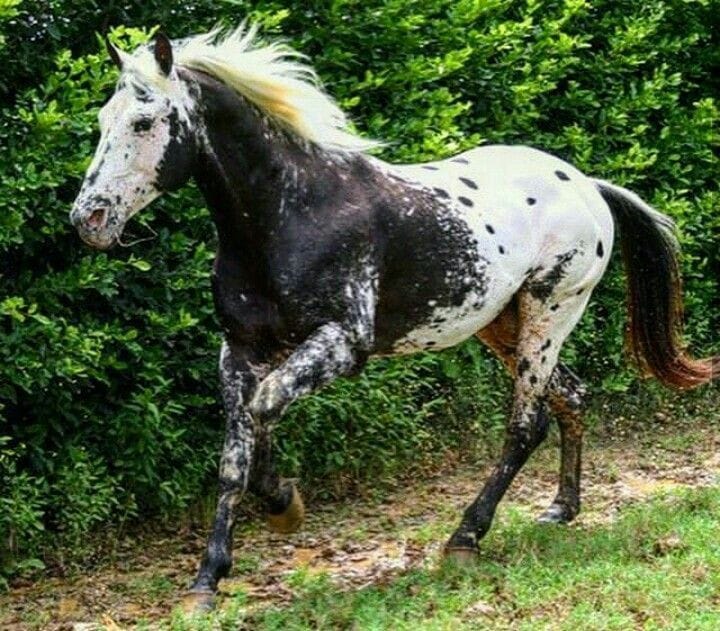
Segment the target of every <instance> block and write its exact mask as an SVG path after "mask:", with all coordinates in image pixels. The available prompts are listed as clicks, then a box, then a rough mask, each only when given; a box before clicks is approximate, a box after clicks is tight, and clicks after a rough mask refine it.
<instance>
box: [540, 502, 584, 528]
mask: <svg viewBox="0 0 720 631" xmlns="http://www.w3.org/2000/svg"><path fill="white" fill-rule="evenodd" d="M574 518H575V514H573V512H572V511H571V510H570V509H569V508H568V507H567V506H564V505H563V504H556V503H553V504H550V506H548V507H547V508H546V509H545V512H544V513H542V514H541V515H540V516H539V517H538V518H537V523H538V524H568V523H570V522H571V521H572V520H573V519H574Z"/></svg>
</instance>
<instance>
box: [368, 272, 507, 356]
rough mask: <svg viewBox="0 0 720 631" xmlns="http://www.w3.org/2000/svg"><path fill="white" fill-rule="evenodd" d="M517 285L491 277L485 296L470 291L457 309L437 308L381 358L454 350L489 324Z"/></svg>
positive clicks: (387, 347) (501, 277) (501, 276)
mask: <svg viewBox="0 0 720 631" xmlns="http://www.w3.org/2000/svg"><path fill="white" fill-rule="evenodd" d="M517 288H518V282H517V281H516V280H515V279H513V278H510V277H508V276H506V275H504V274H502V273H498V274H495V273H491V274H490V275H489V277H488V281H487V284H486V286H485V287H484V288H483V291H482V292H477V291H474V290H472V291H469V292H467V294H466V295H465V296H464V298H463V300H462V301H461V302H460V303H459V304H457V305H439V304H438V305H435V304H433V303H434V301H433V300H430V301H428V302H429V303H430V304H429V305H428V306H429V307H431V308H432V309H431V310H430V311H429V312H428V314H427V316H426V317H424V318H423V319H422V321H419V322H416V323H415V325H414V326H413V327H412V328H411V329H410V330H406V331H405V332H403V333H402V335H399V336H398V337H397V338H396V339H394V340H392V341H391V342H390V343H389V344H384V345H383V346H384V348H382V349H379V352H378V353H377V354H378V355H389V354H408V353H415V352H418V351H423V350H439V349H442V348H448V347H450V346H455V345H456V344H459V343H460V342H462V341H464V340H466V339H468V338H469V337H471V336H472V335H474V334H475V333H476V332H477V331H479V330H480V329H482V328H484V327H486V326H487V325H488V324H490V323H491V322H492V321H493V320H494V319H495V318H496V317H497V315H498V314H499V313H500V312H501V311H502V310H503V308H504V307H505V306H506V305H507V303H508V302H509V301H510V300H511V298H512V296H513V294H514V293H515V292H516V291H517Z"/></svg>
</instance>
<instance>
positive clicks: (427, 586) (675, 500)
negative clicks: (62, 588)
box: [169, 488, 720, 631]
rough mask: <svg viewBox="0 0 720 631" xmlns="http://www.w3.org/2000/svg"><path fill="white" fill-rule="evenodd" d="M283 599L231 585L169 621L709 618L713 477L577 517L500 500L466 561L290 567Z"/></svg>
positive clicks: (637, 623) (282, 625) (716, 576)
mask: <svg viewBox="0 0 720 631" xmlns="http://www.w3.org/2000/svg"><path fill="white" fill-rule="evenodd" d="M287 582H288V584H289V585H290V586H291V587H292V588H293V589H294V591H295V593H296V594H297V595H296V597H295V598H294V600H293V601H292V602H291V603H290V604H289V605H286V606H273V607H269V608H265V609H262V608H260V609H249V608H248V607H247V605H248V600H247V598H246V596H245V595H244V594H242V593H241V594H238V595H237V596H236V597H235V598H234V599H233V602H232V603H231V606H230V608H229V609H228V610H226V611H224V612H222V613H220V614H214V615H212V616H209V617H206V618H204V619H197V618H196V619H192V620H189V619H185V618H183V617H182V616H181V615H180V614H176V615H175V616H174V618H173V619H172V621H171V622H170V623H169V626H170V628H171V629H172V630H173V631H181V630H183V631H184V630H188V631H189V630H191V629H192V630H193V631H194V630H196V629H203V628H207V629H210V628H238V626H239V625H243V627H247V628H252V629H267V630H278V631H279V630H282V631H292V630H298V631H299V630H304V629H358V630H363V631H365V630H368V631H371V630H381V629H405V630H408V631H410V630H413V631H415V630H420V629H427V630H431V629H432V630H445V629H447V630H451V629H452V630H455V629H478V628H484V629H485V628H486V629H507V628H513V629H568V630H572V631H575V630H577V629H583V630H585V629H622V630H626V629H708V630H711V629H712V630H715V629H718V628H720V489H718V488H702V489H693V490H688V491H683V492H673V493H668V494H663V495H659V496H656V497H654V498H653V499H651V500H649V501H647V502H645V503H642V504H638V505H635V506H630V507H627V508H625V509H624V510H623V511H622V513H621V514H620V515H619V516H618V518H617V519H616V520H614V521H613V522H611V523H606V524H602V525H597V526H592V527H589V526H588V527H586V528H585V529H580V528H572V527H570V528H555V527H548V526H542V525H537V524H533V523H531V522H529V521H528V519H527V515H525V514H521V513H520V512H510V514H506V515H505V516H504V519H502V520H499V522H498V524H497V525H496V527H495V528H494V529H493V530H492V531H491V533H490V535H489V536H488V538H487V539H486V540H485V542H484V544H483V553H482V557H481V560H480V562H479V563H478V564H477V566H476V567H473V568H460V567H456V566H453V565H451V564H448V563H446V564H444V565H442V566H440V567H439V568H435V569H419V570H415V571H412V572H409V573H407V574H405V575H403V576H400V577H398V578H396V579H395V580H393V581H391V582H390V583H388V584H385V585H376V586H372V587H368V588H365V589H362V590H359V591H349V592H342V591H338V589H337V588H336V587H334V586H333V585H332V584H331V582H330V581H329V580H328V577H326V576H323V575H319V576H318V575H313V574H309V573H307V572H305V571H303V570H298V571H296V572H295V573H294V574H293V575H291V576H290V577H289V579H288V581H287Z"/></svg>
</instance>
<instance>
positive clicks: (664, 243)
mask: <svg viewBox="0 0 720 631" xmlns="http://www.w3.org/2000/svg"><path fill="white" fill-rule="evenodd" d="M594 182H595V185H596V186H597V188H598V190H599V191H600V194H601V195H602V197H603V199H604V200H605V201H606V202H607V204H608V206H610V210H611V212H612V214H613V216H614V217H615V222H616V223H617V225H618V226H619V229H620V243H621V247H622V254H623V259H624V262H625V270H626V273H627V282H628V300H627V302H628V312H629V316H630V322H629V325H628V342H629V346H630V349H631V351H632V353H633V355H634V356H635V359H636V360H637V362H638V364H639V365H640V367H641V368H642V369H644V370H646V371H649V372H650V373H651V374H652V375H654V376H655V377H656V378H657V379H659V380H660V381H661V382H662V383H664V384H665V385H667V386H672V387H675V388H693V387H695V386H699V385H702V384H704V383H707V382H709V381H711V380H712V379H713V377H714V376H717V375H718V374H719V373H720V355H718V356H715V357H709V358H706V359H693V358H692V357H690V356H689V355H688V354H687V352H686V351H685V349H684V348H683V346H682V341H681V336H682V290H681V282H680V270H679V267H678V259H677V254H678V250H679V248H678V243H677V240H676V238H675V224H674V222H673V221H672V219H670V217H668V216H667V215H663V214H662V213H659V212H658V211H656V210H654V209H652V208H650V206H648V205H647V204H646V203H645V202H643V201H642V200H641V199H640V198H639V197H638V196H637V195H635V194H634V193H632V192H631V191H628V190H627V189H624V188H622V187H620V186H615V185H613V184H609V183H608V182H603V181H601V180H594Z"/></svg>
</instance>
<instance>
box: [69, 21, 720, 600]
mask: <svg viewBox="0 0 720 631" xmlns="http://www.w3.org/2000/svg"><path fill="white" fill-rule="evenodd" d="M107 47H108V52H109V55H110V57H111V58H112V60H113V62H114V63H115V65H117V67H118V68H119V69H120V75H119V80H118V83H117V86H116V89H115V92H114V94H113V95H112V97H111V98H110V100H109V101H108V102H107V103H106V104H105V105H104V107H103V108H102V109H101V110H100V113H99V124H100V132H101V135H100V140H99V143H98V146H97V149H96V152H95V155H94V157H93V159H92V161H91V163H90V165H89V167H88V170H87V173H86V175H85V178H84V180H83V183H82V186H81V189H80V191H79V193H78V195H77V198H76V200H75V202H74V204H73V207H72V210H71V213H70V220H71V222H72V224H73V225H74V226H75V228H76V229H77V231H78V233H79V236H80V237H81V238H82V240H83V241H85V242H86V243H87V244H89V245H90V246H92V247H94V248H98V249H107V248H110V247H112V246H113V245H114V244H116V243H118V242H120V240H121V236H122V232H123V229H124V227H125V225H126V223H127V221H128V220H129V219H130V218H131V217H132V216H133V215H135V214H136V213H138V212H139V211H140V210H141V209H143V208H144V207H145V206H147V205H148V204H149V203H150V202H152V201H153V200H154V199H155V198H157V197H159V196H160V195H162V194H163V193H165V192H168V191H174V190H177V189H179V188H180V187H182V186H183V185H184V184H185V183H186V182H188V181H189V180H190V179H191V178H193V179H194V180H195V182H196V183H197V186H198V187H199V189H200V191H201V193H202V195H203V196H204V199H205V201H206V203H207V206H208V208H209V210H210V214H211V216H212V220H213V222H214V224H215V227H216V231H217V239H218V246H217V253H216V258H215V261H214V265H213V273H212V290H213V297H214V302H215V308H216V310H217V314H218V316H219V321H220V322H221V326H222V328H223V340H224V341H223V343H222V348H221V350H220V359H219V373H220V382H221V390H222V399H223V403H224V410H225V416H226V431H225V439H224V444H223V449H222V455H221V458H220V464H219V493H218V500H217V509H216V513H215V516H214V520H213V523H212V528H211V530H210V534H209V538H208V542H207V548H206V551H205V553H204V555H203V558H202V560H201V562H200V564H199V569H198V572H197V576H196V578H195V580H194V582H193V583H192V585H191V586H190V588H189V591H188V593H187V595H186V605H187V606H189V607H190V608H193V609H197V610H202V609H207V608H210V607H212V605H213V596H214V594H215V593H216V591H217V587H218V582H219V581H220V580H221V579H222V578H223V577H225V576H227V574H228V572H229V571H230V568H231V564H232V531H233V524H234V512H235V510H234V509H235V508H236V506H237V504H238V502H239V501H240V499H241V497H242V496H243V494H244V493H245V492H246V491H250V492H252V493H254V494H255V495H256V496H257V497H258V498H260V500H261V501H262V503H263V504H264V506H265V507H266V509H267V513H268V525H269V526H270V527H271V528H272V529H274V530H276V531H280V532H292V531H294V530H295V529H296V528H298V527H299V526H300V524H301V522H302V520H303V517H304V506H303V503H302V499H301V497H300V494H299V492H298V490H297V488H296V487H295V485H294V484H293V483H292V482H290V481H288V480H285V479H283V478H281V477H280V476H279V475H278V473H277V471H276V468H275V464H274V461H273V453H272V439H271V437H272V429H273V427H274V426H275V425H276V424H277V423H278V422H281V418H282V415H283V412H284V410H285V409H286V408H287V407H288V406H289V405H290V404H291V403H292V402H293V401H295V400H296V399H298V397H301V396H303V395H306V394H308V393H310V392H314V391H316V390H317V389H319V388H320V387H321V386H323V385H325V384H328V383H329V382H331V381H332V380H334V379H336V378H337V377H340V376H348V375H352V374H354V373H357V372H358V371H360V370H362V368H363V366H364V364H365V363H366V362H367V361H368V359H369V358H372V357H377V356H384V355H398V354H409V353H414V352H417V351H428V350H438V349H442V348H447V347H450V346H453V345H455V344H458V343H460V342H462V341H464V340H466V339H468V338H471V337H472V336H476V337H477V338H479V339H480V341H481V342H483V343H485V344H486V345H487V346H488V347H489V348H490V349H491V350H492V351H493V352H494V353H495V354H496V355H497V356H498V357H499V358H500V360H501V361H502V362H503V363H504V364H505V365H506V367H507V369H508V370H509V371H510V373H511V374H512V376H513V378H514V391H513V403H512V409H511V412H510V414H509V417H508V422H507V426H506V435H505V440H504V445H503V448H502V453H501V456H500V459H499V461H498V463H497V465H496V466H495V468H494V469H493V470H492V472H491V474H490V476H489V478H488V479H487V481H486V482H485V484H484V486H483V487H482V489H481V490H480V492H479V494H478V496H477V498H476V499H475V500H474V501H473V502H472V503H471V504H470V505H469V506H468V507H467V509H466V510H465V511H464V513H463V515H462V517H461V519H460V523H459V525H458V527H457V529H456V530H455V531H454V533H453V534H452V536H451V537H450V539H449V540H448V542H447V544H446V546H445V548H444V551H445V555H446V556H448V557H451V558H454V559H456V560H458V561H460V562H469V561H472V559H473V558H475V557H476V556H477V552H478V546H479V543H480V541H481V539H482V537H483V536H484V535H485V533H486V532H487V531H488V529H489V527H490V524H491V522H492V519H493V516H494V513H495V510H496V507H497V505H498V502H499V501H500V500H501V498H502V497H503V494H504V493H505V491H506V490H507V488H508V486H509V485H510V483H511V482H512V480H513V478H514V477H515V475H516V474H517V472H518V471H519V470H520V468H521V467H522V466H523V464H524V463H525V462H526V461H527V459H528V457H529V456H530V454H531V453H532V452H533V450H535V448H536V447H537V446H538V445H539V444H540V443H541V442H542V441H543V440H544V438H545V437H546V435H547V432H548V424H549V418H550V416H549V414H552V415H553V416H554V418H555V419H556V421H557V423H558V425H559V431H560V438H561V448H560V475H559V483H558V489H557V495H556V497H555V499H554V500H553V501H552V503H551V504H550V506H549V507H548V508H547V510H545V512H544V513H542V515H541V516H540V518H539V519H540V521H543V522H550V523H567V522H570V521H571V520H572V519H573V518H574V517H575V516H576V515H577V514H578V511H579V510H580V468H581V443H582V434H583V425H582V409H583V401H584V398H585V387H584V386H583V384H582V382H581V381H580V380H579V378H578V377H577V376H576V375H574V374H573V372H572V371H571V370H570V369H569V368H568V367H567V366H566V365H564V364H563V363H560V362H559V361H558V354H559V352H560V349H561V347H562V345H563V343H564V341H565V340H566V339H567V337H568V335H569V334H570V332H571V331H572V330H573V328H574V327H575V325H576V324H577V322H578V321H579V319H580V317H581V315H582V314H583V312H584V310H585V308H586V307H587V304H588V300H589V299H590V295H591V293H592V291H593V288H594V287H595V286H596V285H597V283H598V281H599V280H600V278H601V277H602V276H603V273H604V272H605V270H606V268H607V265H608V261H609V259H610V255H611V253H612V249H613V241H614V237H615V234H614V233H615V230H616V228H617V229H618V231H619V234H620V241H621V250H622V254H623V259H624V262H625V266H626V270H627V277H628V311H629V342H630V347H631V349H632V352H633V354H634V356H635V358H636V359H637V360H638V361H639V363H640V366H641V367H642V368H643V369H644V370H645V371H647V372H649V373H650V374H651V375H654V376H655V377H656V378H657V379H659V380H660V381H661V382H662V383H664V384H666V385H668V386H672V387H675V388H691V387H695V386H699V385H701V384H704V383H707V382H709V381H710V380H711V379H712V377H713V374H714V373H715V372H716V371H717V369H718V366H719V365H720V357H718V356H716V357H709V358H706V359H694V358H692V357H691V356H690V355H689V354H688V353H687V351H686V350H685V348H684V347H683V345H682V343H681V341H680V340H681V338H680V336H681V326H682V323H681V309H682V296H681V287H680V274H679V266H678V245H677V241H676V238H675V236H674V231H673V230H674V226H673V222H672V220H671V219H670V218H669V217H667V216H665V215H663V214H661V213H660V212H658V211H656V210H654V209H653V208H651V207H650V206H649V205H648V204H646V203H645V202H644V201H643V200H641V199H640V198H639V197H638V196H637V195H635V194H634V193H633V192H631V191H629V190H626V189H625V188H622V187H620V186H617V185H614V184H611V183H609V182H606V181H602V180H599V179H593V178H591V177H588V176H586V175H584V174H583V173H581V172H580V171H578V170H577V169H576V168H574V167H573V166H571V165H570V164H568V163H566V162H564V161H563V160H561V159H559V158H557V157H554V156H552V155H550V154H548V153H544V152H542V151H539V150H537V149H534V148H530V147H525V146H504V145H488V146H479V147H476V148H473V149H470V150H469V151H465V152H464V153H461V154H459V155H455V156H453V157H451V158H448V159H444V160H437V161H433V162H428V163H423V164H405V165H397V164H389V163H387V162H384V161H382V160H380V159H378V158H377V157H374V156H373V155H371V154H370V153H369V151H370V150H371V149H373V148H376V147H378V146H382V145H381V143H378V142H376V141H373V140H368V139H364V138H361V137H360V136H359V135H358V134H356V133H353V132H352V131H351V130H350V129H349V127H348V125H349V121H348V118H347V116H346V115H345V113H344V112H343V111H342V110H341V109H340V108H339V106H338V105H337V104H336V103H335V101H334V100H333V99H332V98H331V97H330V96H329V95H328V94H327V93H326V92H325V91H324V90H323V88H322V87H321V85H320V83H319V81H318V79H317V76H316V74H315V72H314V71H313V69H312V68H311V67H310V66H309V65H307V64H306V63H305V61H304V58H303V57H302V55H300V54H299V53H298V52H296V51H295V50H294V49H292V48H290V47H289V46H288V45H286V44H281V43H269V44H268V43H262V42H261V41H260V40H259V38H258V36H257V29H256V28H255V27H248V26H247V25H246V24H242V25H241V26H240V27H238V28H237V29H235V30H234V31H232V32H229V33H228V32H222V33H221V32H218V31H211V32H209V33H205V34H201V35H197V36H193V37H190V38H186V39H184V40H177V41H171V40H169V39H168V38H167V37H166V36H165V35H162V34H157V35H156V36H155V37H154V39H153V41H152V42H150V43H149V44H147V45H143V46H141V47H139V48H138V49H137V50H136V51H134V52H133V53H127V52H124V51H122V50H120V49H118V48H117V47H116V46H114V45H113V44H112V43H110V41H109V40H107Z"/></svg>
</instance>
